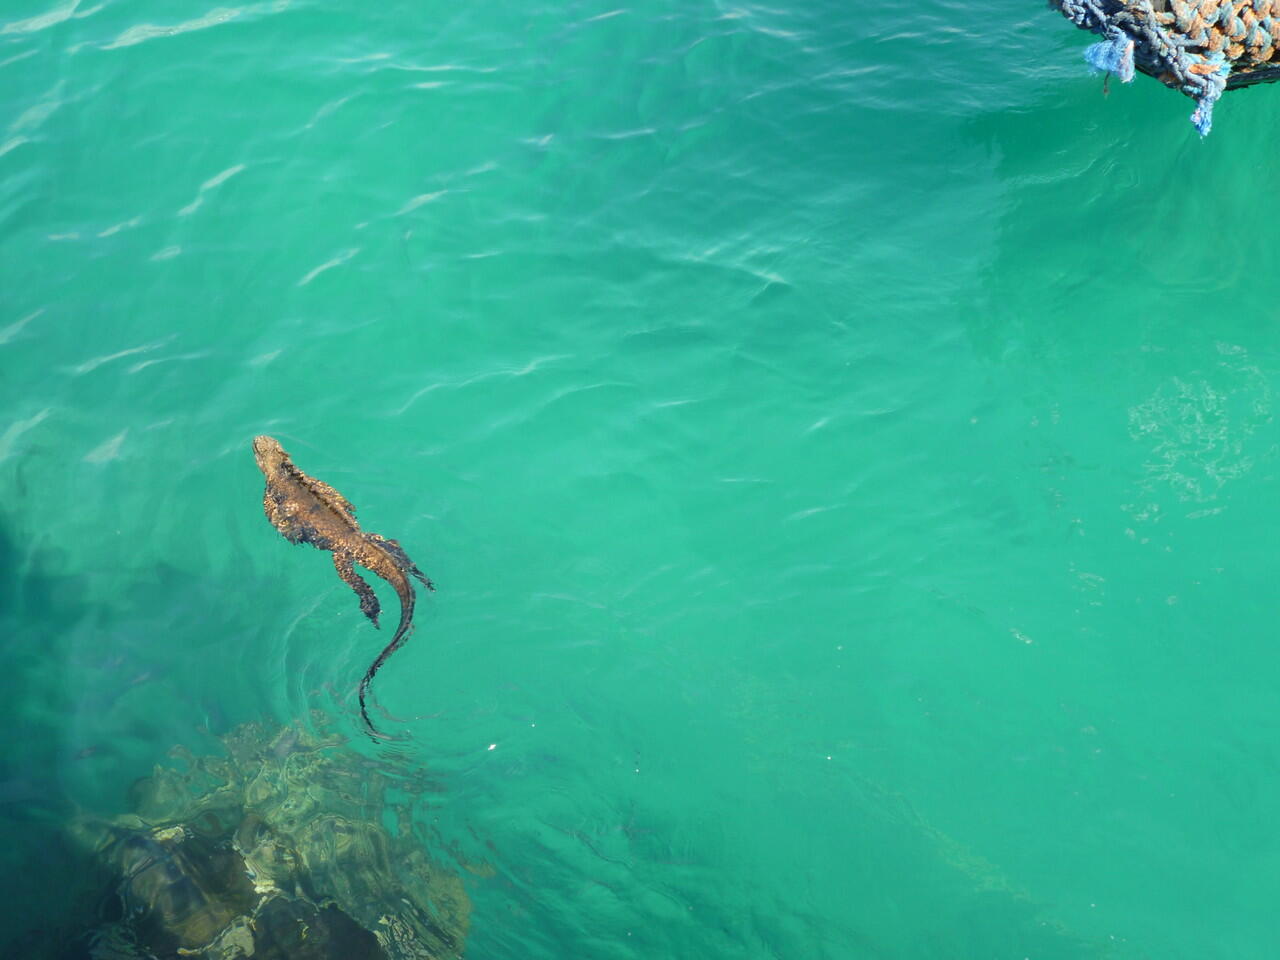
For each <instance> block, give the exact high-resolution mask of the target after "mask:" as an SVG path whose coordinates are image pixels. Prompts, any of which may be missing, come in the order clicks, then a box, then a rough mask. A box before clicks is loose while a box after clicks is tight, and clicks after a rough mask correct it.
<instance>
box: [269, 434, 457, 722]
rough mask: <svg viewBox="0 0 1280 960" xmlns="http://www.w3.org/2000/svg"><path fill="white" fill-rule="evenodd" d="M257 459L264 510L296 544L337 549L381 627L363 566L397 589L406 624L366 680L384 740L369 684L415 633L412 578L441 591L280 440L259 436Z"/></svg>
mask: <svg viewBox="0 0 1280 960" xmlns="http://www.w3.org/2000/svg"><path fill="white" fill-rule="evenodd" d="M253 456H254V459H256V460H257V461H258V469H260V470H261V471H262V473H263V475H264V476H265V477H266V478H267V489H266V492H265V493H264V494H263V496H262V506H263V508H264V509H265V510H266V512H267V519H268V520H270V521H271V525H272V526H273V527H275V528H276V529H277V530H279V531H280V532H281V533H282V534H284V538H285V539H286V540H288V541H289V542H290V543H309V544H311V545H312V546H313V547H315V548H316V549H318V550H332V551H333V566H334V568H335V569H336V570H337V571H338V576H339V577H341V578H342V580H343V582H344V583H346V584H347V585H348V586H350V587H351V589H352V590H354V591H355V592H356V595H357V596H358V597H359V598H360V609H361V611H362V612H363V613H364V615H365V616H367V617H368V618H369V619H370V620H372V621H373V625H374V626H375V627H376V626H378V614H379V613H380V612H381V607H380V605H379V604H378V597H377V595H376V594H375V593H374V592H373V588H372V587H370V586H369V584H367V583H366V582H365V581H364V580H363V578H361V576H360V574H358V573H356V571H355V564H357V563H358V564H360V566H362V567H364V568H365V569H366V570H368V571H369V572H370V573H374V574H376V575H378V576H379V577H381V578H382V579H383V580H385V581H387V583H389V584H391V586H392V587H394V588H395V591H396V595H397V596H398V597H399V598H400V625H399V626H398V627H396V634H395V636H394V637H392V638H391V642H390V643H388V644H387V645H386V647H385V648H384V649H383V651H382V652H381V653H380V654H378V659H376V660H374V661H373V664H372V665H371V666H370V667H369V671H368V672H367V673H366V674H365V675H364V679H363V680H361V681H360V716H361V717H363V718H364V722H365V726H367V727H368V728H369V734H370V736H373V737H375V738H376V737H377V736H380V734H378V731H377V730H375V729H374V726H373V724H372V723H371V722H370V720H369V712H368V710H367V709H366V708H365V702H364V701H365V693H366V691H367V690H368V689H369V682H370V681H371V680H373V675H374V674H375V673H377V672H378V668H379V667H381V666H382V664H383V663H384V662H385V661H386V659H387V657H389V656H391V654H393V653H395V652H396V649H397V648H398V647H399V646H400V645H401V644H402V643H404V641H405V640H406V639H407V638H408V636H409V634H410V633H411V632H412V630H413V604H414V600H415V599H416V595H415V593H414V589H413V583H412V581H410V580H409V577H410V576H414V577H417V578H418V579H419V580H421V581H422V583H423V584H424V585H425V586H426V588H427V589H428V590H434V589H435V587H434V586H433V585H432V583H431V581H430V580H429V579H427V577H426V575H425V574H423V572H422V571H421V570H419V569H418V568H417V567H416V566H414V563H413V561H412V560H410V559H409V555H408V554H406V553H405V552H404V548H403V547H401V546H400V544H399V543H398V542H397V541H395V540H388V539H386V538H385V537H380V536H378V535H377V534H376V533H365V532H364V531H363V530H361V529H360V524H358V523H356V517H355V514H356V508H355V507H353V506H352V505H351V501H350V500H348V499H347V498H346V497H344V496H343V495H342V494H340V493H339V492H338V491H337V490H335V489H333V487H331V486H329V485H328V484H327V483H324V482H323V481H321V480H317V479H316V478H315V477H310V476H308V475H307V474H305V473H303V472H302V471H301V470H299V469H298V468H297V467H296V466H294V463H293V461H292V460H291V459H289V454H287V453H285V451H284V448H283V447H282V446H280V443H279V442H278V441H277V440H276V439H275V438H274V437H266V436H260V437H254V438H253Z"/></svg>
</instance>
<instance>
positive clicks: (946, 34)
mask: <svg viewBox="0 0 1280 960" xmlns="http://www.w3.org/2000/svg"><path fill="white" fill-rule="evenodd" d="M48 3H49V0H10V2H9V3H8V4H6V7H5V10H4V12H3V14H2V15H0V404H2V407H0V410H2V412H3V417H2V419H0V489H2V490H3V491H4V497H3V501H0V558H2V560H3V569H4V571H5V574H4V576H3V578H0V604H2V606H0V630H2V631H3V634H4V638H5V639H4V648H3V649H4V659H5V664H6V669H5V670H4V671H3V673H2V674H0V693H2V694H3V697H2V699H0V702H2V703H3V704H4V711H5V728H6V731H7V736H6V738H5V742H6V747H5V749H4V751H3V754H2V756H3V760H2V762H0V840H2V841H3V843H2V844H0V848H2V849H3V850H4V856H5V863H4V872H5V875H6V881H7V882H6V885H5V886H6V898H7V900H8V902H9V904H10V907H11V909H10V910H8V911H6V915H7V919H6V922H5V925H4V926H5V929H4V931H3V933H4V935H5V936H9V935H16V934H19V933H22V932H23V931H29V929H30V928H31V927H32V926H33V925H34V926H36V927H38V928H41V929H53V927H54V926H56V925H57V924H58V923H61V922H64V921H65V917H64V916H63V914H65V913H66V905H65V902H64V898H63V897H62V893H63V891H64V890H65V884H66V878H67V876H68V875H70V874H73V873H74V871H75V869H76V867H75V863H76V854H75V852H74V850H73V849H72V845H71V844H70V843H69V842H68V841H66V840H65V839H64V838H63V827H64V825H65V823H66V822H67V820H68V818H70V817H72V816H75V815H77V814H81V813H83V812H85V811H90V812H94V813H98V814H100V815H103V816H110V815H114V814H116V813H118V812H120V811H122V810H124V809H126V797H127V795H128V790H129V786H130V784H132V783H133V782H134V781H135V780H136V779H137V778H139V777H142V776H144V775H146V774H149V773H150V772H151V771H152V770H153V768H154V767H155V765H157V764H160V765H164V764H168V763H172V762H173V761H171V760H170V759H169V751H170V749H171V748H172V747H173V746H175V745H182V746H184V747H185V748H187V749H190V750H193V751H196V752H206V753H207V752H209V751H211V750H215V749H216V748H217V742H218V741H217V738H218V736H220V735H221V734H224V733H225V732H226V731H228V730H230V729H232V728H233V727H234V726H235V725H236V724H239V723H242V722H245V721H248V720H253V719H263V718H268V719H272V720H274V721H277V722H290V721H296V720H301V721H303V722H306V718H308V717H309V716H310V711H311V710H320V711H324V712H325V713H327V714H329V715H331V716H333V717H334V718H335V719H334V721H333V722H334V724H335V725H336V726H337V728H339V729H340V730H342V731H344V732H345V733H346V734H347V735H349V736H350V737H352V738H353V740H352V746H353V748H355V749H357V750H360V751H363V752H365V753H367V754H369V755H371V756H372V755H378V756H379V757H381V758H382V759H383V760H384V761H391V762H394V763H396V764H399V765H401V767H402V768H403V769H404V770H405V771H406V774H409V773H411V772H416V771H422V770H426V771H429V773H430V775H431V776H432V777H433V778H434V782H435V783H436V784H437V792H435V793H433V794H432V796H431V799H430V803H429V804H428V805H427V806H425V807H424V808H423V809H421V810H420V811H419V815H420V817H421V818H422V823H423V825H424V827H427V828H429V831H430V836H431V838H432V840H431V843H432V848H433V850H432V852H433V855H434V856H436V857H438V858H440V859H441V861H442V862H445V863H452V864H454V865H455V867H456V868H457V869H459V870H461V869H462V867H463V866H466V867H467V870H466V871H465V873H464V875H465V876H466V878H467V884H468V891H469V894H470V896H471V900H472V905H473V912H472V916H471V931H470V937H469V940H468V945H467V956H468V957H469V958H473V960H481V958H508V957H511V958H515V957H520V958H544V957H545V958H563V957H593V958H594V957H619V958H625V957H637V958H639V957H645V958H650V957H672V958H675V957H681V958H683V957H752V958H754V957H762V958H763V957H780V958H781V957H806V958H809V957H824V958H825V957H830V958H851V957H866V958H872V957H876V958H907V960H916V958H1011V960H1020V958H1035V960H1047V958H1125V960H1129V958H1157V957H1158V958H1183V957H1185V958H1210V957H1223V958H1228V957H1229V958H1253V957H1258V958H1262V957H1272V956H1274V945H1275V943H1276V941H1277V934H1278V933H1280V931H1278V930H1277V923H1276V920H1275V915H1274V901H1275V899H1276V897H1277V894H1280V882H1278V881H1277V879H1276V872H1275V868H1274V864H1275V858H1276V852H1277V850H1276V840H1275V837H1274V830H1273V827H1272V826H1270V824H1271V817H1272V815H1273V813H1274V802H1273V798H1274V796H1275V795H1276V792H1277V789H1280V763H1278V753H1277V747H1276V745H1275V736H1274V732H1275V722H1274V716H1275V708H1276V702H1277V698H1276V686H1277V680H1278V679H1280V678H1278V677H1277V672H1278V671H1277V659H1276V655H1275V652H1274V641H1275V639H1276V630H1275V623H1276V617H1275V611H1276V596H1277V594H1276V590H1275V588H1274V586H1273V580H1274V574H1275V560H1274V556H1275V543H1276V534H1275V531H1276V530H1277V529H1278V528H1280V507H1277V500H1276V497H1275V479H1276V472H1277V465H1278V462H1280V437H1278V436H1277V431H1276V423H1275V412H1274V407H1275V404H1276V400H1275V394H1276V392H1277V390H1280V326H1277V324H1276V322H1275V321H1276V315H1277V308H1276V306H1275V302H1274V301H1275V298H1274V292H1273V290H1272V286H1273V285H1272V284H1271V283H1270V276H1271V274H1270V268H1269V257H1268V255H1267V254H1266V252H1265V251H1266V247H1265V242H1264V241H1263V240H1261V239H1260V237H1261V236H1262V235H1263V234H1264V233H1265V230H1266V225H1267V224H1268V223H1270V222H1273V221H1274V219H1275V218H1274V217H1273V216H1272V215H1271V214H1273V213H1280V195H1278V194H1277V193H1276V191H1275V190H1274V189H1272V183H1271V179H1270V166H1269V162H1268V157H1269V153H1268V148H1267V147H1266V144H1267V143H1268V142H1270V138H1271V136H1272V135H1273V134H1276V133H1278V132H1280V120H1278V119H1277V117H1278V116H1280V114H1277V112H1276V109H1275V106H1276V96H1277V95H1280V94H1278V92H1277V91H1276V90H1274V89H1269V88H1265V87H1264V88H1259V89H1256V90H1250V91H1244V92H1240V93H1233V94H1231V95H1228V96H1227V97H1226V98H1225V99H1224V100H1223V102H1222V103H1221V104H1220V105H1219V107H1218V110H1217V113H1216V123H1215V128H1214V131H1213V134H1212V135H1211V136H1210V137H1209V138H1208V139H1206V140H1204V141H1201V140H1200V139H1199V138H1198V137H1197V136H1196V135H1195V132H1194V130H1193V129H1192V127H1191V125H1190V124H1189V123H1188V122H1187V115H1188V114H1189V113H1190V111H1191V109H1192V106H1193V105H1192V104H1191V102H1190V101H1189V100H1186V99H1185V98H1183V97H1180V96H1178V95H1176V94H1174V93H1172V92H1170V91H1168V90H1165V89H1164V88H1162V87H1160V86H1159V85H1158V84H1156V83H1154V82H1153V81H1150V80H1148V79H1146V78H1141V77H1140V78H1139V79H1138V81H1137V82H1135V83H1134V84H1133V85H1132V86H1125V87H1122V86H1120V85H1119V84H1114V83H1113V84H1112V89H1111V92H1110V95H1109V96H1107V97H1105V98H1104V97H1103V95H1102V90H1101V83H1100V81H1099V80H1097V79H1096V78H1090V77H1088V76H1086V75H1084V74H1083V72H1082V69H1081V64H1080V50H1081V49H1082V47H1083V45H1084V44H1085V43H1086V42H1087V38H1086V37H1085V36H1084V35H1083V34H1080V33H1079V32H1078V31H1076V30H1074V29H1073V28H1072V27H1071V26H1070V25H1069V24H1068V23H1067V22H1066V21H1064V20H1063V19H1062V18H1061V17H1059V16H1057V15H1056V14H1054V13H1053V12H1052V11H1047V10H1045V9H1043V8H1042V7H1041V6H1039V5H1037V4H1026V3H1021V2H1012V0H998V2H996V3H988V4H976V3H956V2H951V3H939V2H935V3H929V4H925V5H923V6H916V7H912V8H911V9H910V10H906V9H892V10H887V9H886V10H881V9H877V10H873V11H865V10H859V9H857V5H849V4H844V3H836V2H834V0H820V2H817V3H811V4H804V5H796V4H792V5H783V6H778V5H773V6H760V5H750V4H730V3H723V2H703V3H671V2H666V0H650V2H645V3H640V4H638V5H632V6H627V7H613V6H611V5H609V4H607V3H593V2H580V3H579V2H576V3H570V4H556V5H537V4H527V3H526V4H490V5H484V4H482V5H470V6H468V5H458V4H441V3H428V4H404V3H395V2H391V3H386V4H380V5H377V6H376V7H373V8H371V7H369V6H368V5H363V4H355V3H349V4H343V3H332V4H327V5H318V4H308V3H296V2H289V0H264V2H259V3H253V4H249V5H246V6H240V7H209V8H207V9H206V8H203V7H190V8H188V9H186V10H183V11H178V10H175V9H174V8H173V7H172V5H164V4H159V3H156V2H154V0H138V2H135V3H132V4H124V3H120V2H118V0H106V2H104V3H100V4H97V5H92V4H90V3H88V2H77V0H69V2H66V3H62V4H61V5H57V6H52V7H51V6H48ZM1268 211H1270V212H1268ZM262 432H266V433H271V434H273V435H275V436H277V437H279V438H280V439H281V441H282V442H283V443H284V445H285V447H286V448H287V449H289V451H290V452H291V453H292V454H293V455H294V457H295V459H296V460H297V462H298V464H299V465H300V466H301V467H302V468H303V469H304V470H307V471H308V472H310V473H312V474H314V475H316V476H318V477H320V478H322V479H324V480H326V481H328V482H329V483H331V484H333V485H334V486H336V487H337V488H338V489H339V490H341V491H342V492H343V493H344V494H345V495H346V496H347V497H349V498H350V499H351V500H352V501H353V502H354V503H355V504H356V506H357V507H358V509H359V511H360V518H361V521H362V523H363V524H364V526H365V528H366V529H369V530H373V531H376V532H379V533H382V534H384V535H386V536H388V537H395V538H398V539H399V540H400V541H401V542H402V543H403V544H404V546H405V548H406V549H407V550H408V552H409V553H410V555H411V556H412V557H413V558H414V559H415V560H416V561H417V563H418V564H419V565H420V566H421V567H422V568H423V569H424V570H425V571H426V572H427V573H428V574H430V575H431V576H432V578H433V579H434V580H435V581H436V583H437V585H438V587H439V590H438V593H436V594H434V595H432V596H430V597H428V598H421V597H420V602H419V606H418V629H417V632H416V633H415V635H414V636H413V638H412V639H411V641H410V642H409V644H408V645H407V646H406V647H405V648H404V649H403V650H401V651H400V652H399V653H397V654H396V656H395V657H393V658H392V659H391V660H390V661H389V662H388V664H387V666H386V667H384V669H383V670H382V672H381V673H380V674H379V677H378V680H377V682H376V684H375V686H374V697H375V700H376V702H377V704H378V705H379V710H380V711H385V712H386V713H385V714H382V713H379V715H381V716H385V715H387V714H389V715H390V716H391V717H394V718H398V721H393V723H394V724H395V729H396V730H397V731H398V732H399V733H400V734H401V735H402V736H403V737H405V739H404V740H402V741H400V742H397V743H395V744H392V745H388V746H377V745H374V744H372V743H368V742H367V741H363V740H362V739H361V737H360V732H359V725H358V714H357V713H356V706H355V700H354V690H355V685H356V683H357V682H358V680H359V678H360V676H361V674H362V673H363V672H364V669H365V668H366V666H367V665H368V663H369V661H370V660H371V659H372V657H373V656H374V655H375V654H376V653H377V651H378V650H379V649H380V648H381V646H382V644H383V643H385V641H386V639H387V636H386V633H387V631H386V630H385V629H384V630H383V631H382V632H381V633H379V632H375V631H374V630H373V629H372V628H371V627H370V626H369V624H368V623H367V622H366V621H365V620H364V618H363V617H362V616H361V615H360V612H359V609H358V607H357V604H356V600H355V598H354V597H353V596H352V595H351V593H350V591H349V590H348V589H347V588H346V587H345V586H344V585H343V584H341V583H340V582H339V581H338V580H337V578H336V577H335V576H334V575H333V571H332V567H331V565H330V563H329V558H328V557H327V556H326V555H322V554H319V553H317V552H316V551H314V550H311V549H309V548H300V547H291V546H289V545H288V544H287V543H286V542H285V541H284V540H283V539H282V538H281V537H280V536H279V535H278V534H277V533H276V532H275V531H274V530H273V529H272V528H271V527H270V526H269V525H268V524H267V522H266V521H265V519H264V518H263V516H262V510H261V502H260V497H261V477H260V475H259V473H258V472H257V470H256V468H255V466H254V462H253V457H252V455H251V452H250V449H249V441H250V439H251V437H252V436H253V435H254V434H256V433H262ZM380 591H381V596H382V597H383V602H384V606H387V607H393V606H394V598H393V597H392V596H391V595H390V592H389V591H388V590H386V588H385V585H383V586H381V587H380ZM29 936H30V935H29V933H28V937H29ZM3 939H4V936H0V940H3ZM28 942H31V941H30V939H28Z"/></svg>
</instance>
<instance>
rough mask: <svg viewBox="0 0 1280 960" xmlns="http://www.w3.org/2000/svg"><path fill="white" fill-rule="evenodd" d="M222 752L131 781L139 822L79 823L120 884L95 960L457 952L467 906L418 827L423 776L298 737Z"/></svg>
mask: <svg viewBox="0 0 1280 960" xmlns="http://www.w3.org/2000/svg"><path fill="white" fill-rule="evenodd" d="M316 719H322V718H316ZM223 741H224V746H225V748H226V756H222V757H213V756H210V757H197V756H194V755H192V754H190V753H189V752H187V751H185V750H175V751H174V756H175V758H176V759H178V760H179V761H180V762H181V766H180V767H179V766H167V767H157V768H156V769H155V771H154V772H153V774H152V775H151V776H149V777H146V778H144V779H143V780H140V781H139V782H138V783H136V784H135V785H134V788H133V790H132V791H131V798H130V799H131V805H132V806H133V813H131V814H126V815H123V816H120V817H117V818H115V819H114V820H111V821H107V822H103V821H101V820H93V821H89V820H86V821H83V822H81V823H79V824H78V825H77V832H78V834H79V836H80V837H81V838H82V840H83V841H85V842H87V843H89V844H90V845H91V846H92V847H93V849H94V850H95V852H96V854H97V856H98V858H99V860H100V861H101V862H103V863H104V864H106V865H107V866H108V867H109V868H110V869H111V871H112V873H113V875H114V876H115V877H116V878H117V881H116V885H115V889H114V891H113V896H114V897H115V898H117V899H118V902H119V910H118V912H119V914H120V917H119V919H118V920H114V921H112V922H110V923H106V924H103V925H101V926H100V927H99V928H98V929H96V930H95V931H94V932H93V934H92V935H91V936H90V937H89V938H88V944H89V946H88V950H89V955H90V956H92V957H94V958H100V960H135V958H143V957H165V958H168V957H175V958H176V957H195V958H203V960H239V958H250V957H252V958H253V960H292V958H299V960H339V958H342V960H366V958H367V960H382V958H385V960H409V958H412V960H445V958H455V957H460V956H461V954H462V946H463V941H464V939H465V936H466V931H467V924H468V919H469V914H470V902H469V901H468V899H467V895H466V892H465V890H464V888H463V885H462V881H461V878H460V877H459V876H458V875H457V874H455V873H453V872H450V871H447V870H445V869H443V868H442V867H441V866H439V865H438V864H436V863H435V862H434V861H433V860H431V858H430V857H429V856H428V855H427V852H426V846H425V843H424V838H423V837H422V836H421V831H420V829H419V828H417V827H415V822H414V819H413V813H414V803H415V801H419V800H420V798H421V796H422V794H423V792H424V791H426V790H427V789H428V785H427V784H426V783H425V781H423V780H421V779H416V780H415V779H414V778H408V777H406V776H405V775H404V773H403V772H402V771H400V770H397V769H395V768H394V767H392V766H391V765H390V764H386V763H382V762H380V761H377V760H373V759H370V758H368V757H364V756H361V755H359V754H357V753H356V752H355V751H353V750H351V749H349V748H348V747H347V746H346V745H345V742H344V741H343V740H342V739H341V738H338V737H331V736H324V735H321V734H315V733H311V732H309V731H307V730H305V729H304V728H302V727H301V726H288V727H284V728H280V729H275V730H268V729H266V728H264V727H262V726H260V725H257V724H246V725H244V726H242V727H238V728H236V729H235V730H233V731H231V733H229V734H228V735H227V736H226V737H224V738H223ZM388 825H390V827H389V826H388Z"/></svg>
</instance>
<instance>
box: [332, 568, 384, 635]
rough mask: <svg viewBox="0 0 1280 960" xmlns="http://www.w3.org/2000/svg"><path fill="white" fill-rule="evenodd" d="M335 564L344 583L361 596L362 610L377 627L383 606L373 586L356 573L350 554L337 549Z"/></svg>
mask: <svg viewBox="0 0 1280 960" xmlns="http://www.w3.org/2000/svg"><path fill="white" fill-rule="evenodd" d="M333 566H334V569H336V570H337V571H338V576H340V577H341V578H342V581H343V583H345V584H347V585H348V586H349V587H351V589H352V590H354V591H355V592H356V596H358V597H359V598H360V610H361V612H362V613H363V614H364V615H365V616H366V617H368V618H369V619H370V620H372V621H373V625H374V626H375V627H376V626H377V625H378V614H379V613H381V612H382V606H381V605H380V604H379V603H378V595H377V594H376V593H374V592H373V587H371V586H369V584H367V583H365V582H364V578H362V577H361V576H360V574H358V573H356V570H355V567H354V566H353V565H352V560H351V557H350V555H348V554H344V553H341V552H339V551H337V550H335V551H334V552H333Z"/></svg>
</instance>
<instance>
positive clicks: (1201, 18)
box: [1050, 0, 1280, 136]
mask: <svg viewBox="0 0 1280 960" xmlns="http://www.w3.org/2000/svg"><path fill="white" fill-rule="evenodd" d="M1050 3H1051V4H1052V5H1053V6H1056V7H1057V8H1058V9H1059V10H1061V11H1062V13H1063V15H1064V16H1066V17H1067V19H1068V20H1070V21H1071V22H1072V23H1074V24H1075V25H1076V26H1078V27H1081V28H1083V29H1085V30H1089V31H1092V32H1093V33H1097V34H1100V35H1101V36H1102V37H1103V40H1102V41H1101V42H1099V43H1095V44H1093V45H1092V46H1091V47H1089V48H1088V49H1087V50H1086V51H1085V59H1086V60H1087V61H1088V62H1089V64H1090V65H1091V66H1093V68H1094V69H1095V70H1100V71H1103V72H1105V73H1114V74H1115V75H1116V76H1118V77H1119V78H1120V79H1121V80H1123V81H1124V82H1126V83H1127V82H1129V81H1130V80H1132V79H1133V71H1134V61H1135V58H1136V59H1137V60H1138V62H1139V63H1140V65H1141V66H1142V68H1143V71H1144V72H1149V73H1152V74H1153V75H1154V76H1157V77H1158V78H1159V79H1160V80H1161V81H1162V82H1163V83H1165V84H1167V85H1168V86H1171V87H1173V88H1175V89H1177V90H1180V91H1182V92H1183V93H1185V94H1186V95H1187V96H1189V97H1191V98H1193V99H1194V100H1195V101H1196V109H1195V112H1194V113H1192V114H1191V122H1192V123H1193V124H1194V125H1195V128H1196V130H1198V131H1199V132H1200V135H1201V136H1204V135H1205V134H1207V133H1208V132H1209V130H1210V128H1211V127H1212V126H1213V105H1214V103H1216V102H1217V100H1218V98H1219V97H1221V96H1222V94H1223V91H1224V90H1226V88H1227V80H1228V78H1229V77H1230V76H1231V75H1232V74H1233V73H1241V72H1247V71H1249V70H1251V69H1253V68H1255V67H1258V66H1260V65H1264V64H1270V62H1271V61H1272V59H1273V57H1274V58H1275V60H1276V61H1277V62H1278V63H1280V0H1156V3H1154V4H1153V2H1152V0H1050ZM1156 6H1159V8H1160V9H1156ZM1259 78H1260V79H1271V78H1270V77H1268V76H1265V75H1262V76H1260V77H1259ZM1233 85H1234V84H1233Z"/></svg>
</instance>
